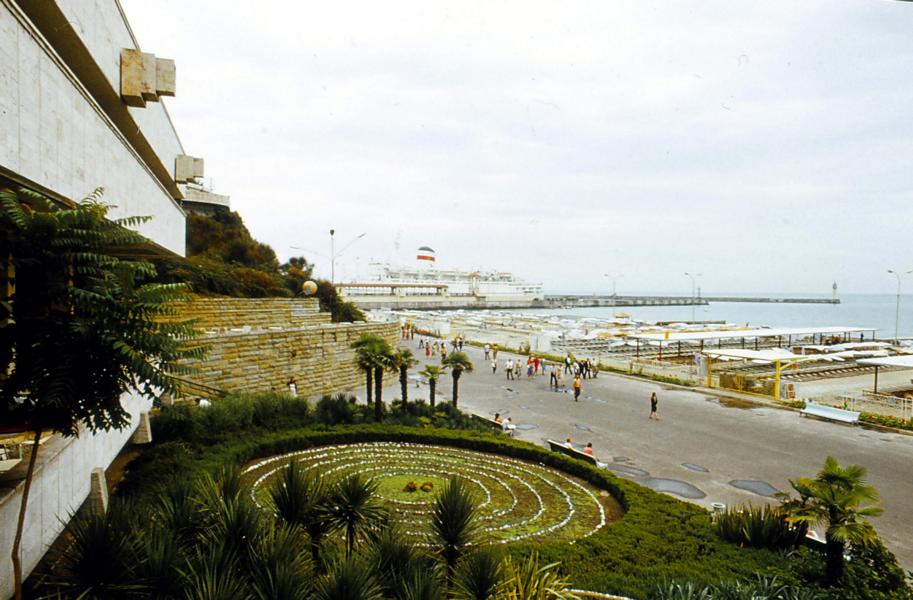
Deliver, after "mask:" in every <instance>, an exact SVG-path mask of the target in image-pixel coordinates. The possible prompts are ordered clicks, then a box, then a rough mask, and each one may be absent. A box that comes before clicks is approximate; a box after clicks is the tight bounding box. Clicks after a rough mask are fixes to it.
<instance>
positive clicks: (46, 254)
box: [0, 189, 203, 600]
mask: <svg viewBox="0 0 913 600" xmlns="http://www.w3.org/2000/svg"><path fill="white" fill-rule="evenodd" d="M101 193H102V190H101V189H99V190H96V193H95V194H93V196H91V197H89V198H87V199H85V200H83V201H82V202H80V203H79V204H76V205H75V206H69V207H61V206H59V205H57V204H55V203H54V202H53V201H51V200H49V199H47V198H45V197H43V196H41V195H39V194H35V193H33V192H30V191H28V190H24V189H21V190H18V191H16V192H14V191H12V190H10V189H3V190H0V256H2V257H4V259H5V260H6V261H7V265H8V269H9V272H10V273H14V277H13V278H12V281H11V285H10V286H9V289H8V290H7V293H5V294H4V296H6V297H4V298H2V302H0V383H2V385H0V421H3V422H4V423H19V424H21V425H22V427H23V429H24V430H28V431H31V433H32V437H33V439H34V444H33V445H32V453H31V457H30V459H29V465H28V470H27V472H26V478H25V485H24V489H23V494H22V503H21V505H20V511H19V519H18V522H17V527H16V536H15V539H14V541H13V552H12V560H13V572H14V578H15V582H14V584H15V592H16V598H17V600H19V599H20V598H21V597H22V565H21V559H20V556H19V549H20V543H21V540H22V528H23V525H24V522H25V516H26V511H27V509H28V498H29V491H30V489H31V483H32V477H33V475H34V471H35V463H36V460H37V456H38V452H39V448H40V446H39V444H38V442H39V441H40V439H41V434H42V432H47V431H55V432H60V433H62V434H63V435H67V436H69V435H76V434H77V432H78V431H79V427H80V425H85V426H86V427H87V428H88V429H89V430H90V431H93V432H94V431H98V430H109V429H112V428H113V429H122V428H124V427H126V426H128V425H129V423H130V416H131V415H129V414H128V413H127V411H126V410H124V408H123V407H122V406H121V403H120V398H121V396H122V395H123V394H124V393H125V392H127V391H134V392H137V393H139V394H141V395H143V396H146V397H154V396H156V395H158V394H159V393H161V392H162V391H168V390H172V389H174V388H176V387H177V382H176V380H175V379H174V376H175V375H178V374H185V373H187V372H188V370H189V369H188V368H187V367H183V366H181V362H180V361H182V360H184V359H188V358H200V357H202V354H203V349H202V348H201V347H199V346H198V347H190V346H188V345H187V344H185V342H186V341H187V340H189V339H191V338H193V337H194V336H195V334H196V331H195V330H194V328H193V326H192V323H190V322H187V321H173V320H172V321H171V322H166V321H164V320H163V319H164V318H168V319H174V318H175V316H176V315H175V308H174V305H173V303H174V302H176V301H179V300H182V299H184V298H185V295H184V294H185V288H184V286H182V285H180V284H170V285H169V284H152V283H144V282H145V281H148V280H149V279H151V278H153V277H154V276H155V268H154V267H153V266H152V265H151V264H150V263H148V262H145V261H141V260H134V259H133V258H131V257H136V256H142V255H143V251H144V248H146V247H148V246H149V245H150V244H151V243H150V242H149V240H147V239H146V238H145V237H143V236H142V235H140V234H139V233H136V232H135V231H132V230H130V229H127V227H133V226H136V225H138V224H140V223H143V222H145V221H146V220H147V219H146V218H143V217H134V218H130V219H119V220H109V219H108V218H107V215H108V210H109V207H108V206H106V205H103V204H101V203H100V202H99V199H100V196H101Z"/></svg>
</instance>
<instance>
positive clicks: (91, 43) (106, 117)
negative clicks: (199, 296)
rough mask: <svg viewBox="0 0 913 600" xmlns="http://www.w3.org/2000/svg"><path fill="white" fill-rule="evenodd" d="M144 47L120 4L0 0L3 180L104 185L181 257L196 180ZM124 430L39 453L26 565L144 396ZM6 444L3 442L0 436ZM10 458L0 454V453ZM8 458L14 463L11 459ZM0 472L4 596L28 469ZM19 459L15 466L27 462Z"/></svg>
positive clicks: (62, 187)
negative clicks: (187, 202) (187, 192)
mask: <svg viewBox="0 0 913 600" xmlns="http://www.w3.org/2000/svg"><path fill="white" fill-rule="evenodd" d="M154 50H155V49H154V48H148V49H146V48H144V49H143V51H140V46H139V43H138V42H137V40H136V39H135V37H134V36H133V32H132V31H131V29H130V25H129V24H128V23H127V20H126V18H125V16H124V13H123V10H122V8H121V6H120V4H119V3H118V1H117V0H56V1H54V0H0V187H11V188H18V187H27V188H30V189H33V190H36V191H39V192H41V193H43V194H45V195H47V196H49V197H51V198H54V199H57V200H58V201H62V202H63V201H67V200H79V199H81V198H83V197H85V196H87V195H88V194H90V193H91V192H92V191H93V190H94V189H95V188H98V187H103V188H104V189H105V194H104V196H103V201H106V202H109V203H111V204H114V205H116V206H117V208H116V209H115V210H113V211H112V216H113V217H124V216H135V215H148V216H151V217H152V220H151V221H149V222H148V223H146V224H144V225H142V226H141V229H140V231H141V232H142V233H143V234H145V235H146V236H147V237H148V238H150V239H151V240H152V242H153V248H150V251H152V252H155V253H162V254H168V253H174V254H179V255H183V254H184V241H185V214H184V211H183V210H182V208H181V204H180V201H181V200H182V198H183V197H184V191H183V189H184V184H187V183H190V182H193V181H194V180H195V179H196V178H197V177H201V176H202V167H203V161H202V159H198V158H194V157H191V156H187V155H186V153H185V151H184V148H183V146H182V145H181V141H180V139H179V138H178V136H177V133H176V132H175V129H174V125H173V124H172V122H171V119H170V118H169V116H168V111H167V110H166V109H165V105H164V104H163V103H162V102H161V98H162V97H163V96H173V95H175V91H176V86H175V64H174V61H171V60H168V59H162V58H160V57H156V56H155V55H154ZM123 402H124V406H125V407H127V408H128V409H129V410H130V412H131V414H132V415H133V420H132V425H131V427H130V428H129V429H127V430H124V431H114V432H109V433H100V434H96V435H90V434H88V433H84V434H83V435H81V436H79V437H78V438H71V439H63V438H60V437H59V436H55V437H53V438H51V439H49V440H47V441H46V442H45V443H44V444H43V445H42V449H41V452H40V453H39V462H38V464H37V466H36V472H35V479H34V482H33V486H32V491H31V494H30V500H29V506H28V513H27V516H26V525H25V534H24V539H23V548H22V559H23V568H24V571H25V574H28V573H29V572H31V571H32V570H33V569H34V567H35V566H36V564H37V563H38V561H39V560H40V559H41V557H42V555H43V554H44V553H45V551H46V550H47V547H48V545H49V544H50V543H51V542H53V541H54V539H55V538H56V537H57V535H58V534H59V533H60V531H61V530H62V528H63V522H64V521H65V520H66V519H67V517H68V516H69V515H70V514H71V512H72V511H73V510H75V509H76V508H77V507H79V506H80V505H81V504H82V502H83V501H84V500H85V499H86V498H87V496H88V494H89V491H90V481H91V480H92V473H93V471H94V472H95V479H96V482H98V481H100V479H99V471H98V469H106V468H107V467H108V466H109V465H110V463H111V461H112V460H113V459H114V458H115V457H116V456H117V454H118V453H119V452H120V450H121V449H122V448H123V446H124V444H125V443H126V442H127V440H128V439H129V438H130V436H131V435H133V434H134V431H135V430H136V428H137V425H138V423H139V422H140V420H141V417H140V415H141V413H143V412H144V411H148V409H149V402H148V401H147V400H145V399H142V398H137V397H125V398H124V399H123ZM0 441H2V440H0ZM2 458H8V457H7V456H0V459H2ZM13 460H14V459H13ZM11 462H12V461H9V460H8V461H5V464H4V467H5V468H0V598H6V597H9V596H10V595H12V591H13V575H12V561H11V559H10V552H11V548H12V543H13V537H14V532H15V527H16V520H17V514H18V510H19V503H20V499H21V493H22V479H21V478H22V476H23V474H24V471H25V465H24V464H18V465H16V464H14V465H13V466H12V467H10V464H11ZM24 462H25V461H22V463H24Z"/></svg>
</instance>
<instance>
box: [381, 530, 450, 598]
mask: <svg viewBox="0 0 913 600" xmlns="http://www.w3.org/2000/svg"><path fill="white" fill-rule="evenodd" d="M364 552H365V557H366V560H367V563H368V564H369V565H370V568H371V570H372V571H373V572H374V573H375V574H376V575H377V579H378V581H379V582H380V585H381V588H382V589H383V591H384V594H386V595H387V596H390V597H399V592H400V591H401V590H402V589H403V588H405V587H410V588H411V587H414V585H413V584H416V583H421V582H422V581H423V580H422V579H421V578H419V579H416V576H417V575H419V574H421V575H424V574H427V573H429V572H430V573H432V574H433V573H434V569H433V566H434V565H433V564H432V561H431V560H430V559H429V557H428V556H427V555H425V554H424V553H423V552H422V551H420V550H419V549H418V548H417V547H416V546H415V545H413V544H412V543H410V542H409V539H408V537H407V536H406V535H405V534H404V533H403V532H402V531H401V530H400V529H399V528H398V527H395V526H393V525H389V526H387V527H384V528H383V529H382V530H381V531H380V532H379V533H378V534H377V536H376V537H375V538H374V539H373V540H371V542H370V544H369V545H368V547H367V548H366V549H365V551H364ZM424 585H425V584H424V583H422V585H421V586H419V587H422V586H424Z"/></svg>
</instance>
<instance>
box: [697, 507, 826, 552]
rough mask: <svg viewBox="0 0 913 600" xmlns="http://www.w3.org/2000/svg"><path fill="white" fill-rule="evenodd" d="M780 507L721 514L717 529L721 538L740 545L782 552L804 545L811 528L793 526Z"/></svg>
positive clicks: (754, 508) (749, 508) (736, 508)
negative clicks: (803, 542)
mask: <svg viewBox="0 0 913 600" xmlns="http://www.w3.org/2000/svg"><path fill="white" fill-rule="evenodd" d="M787 517H788V515H787V514H786V512H784V511H783V510H782V509H781V508H780V507H777V506H774V507H772V506H767V505H764V506H751V505H748V506H740V507H732V508H727V509H726V510H725V511H723V512H722V513H720V514H719V515H717V518H716V522H715V523H714V527H715V528H716V531H717V533H718V534H719V536H720V537H721V538H723V539H724V540H726V541H728V542H732V543H734V544H739V545H740V546H751V547H753V548H770V549H773V550H782V549H788V548H795V547H796V546H798V545H799V544H801V543H802V540H803V539H804V538H805V534H806V533H807V532H808V525H807V524H804V523H796V524H794V523H791V522H790V521H789V520H788V518H787Z"/></svg>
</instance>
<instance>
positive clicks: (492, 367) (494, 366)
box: [491, 360, 498, 375]
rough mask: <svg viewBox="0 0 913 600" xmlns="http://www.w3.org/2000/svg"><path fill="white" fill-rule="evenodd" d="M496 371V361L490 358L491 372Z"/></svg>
mask: <svg viewBox="0 0 913 600" xmlns="http://www.w3.org/2000/svg"><path fill="white" fill-rule="evenodd" d="M497 372H498V361H496V360H492V361H491V374H492V375H494V374H495V373H497Z"/></svg>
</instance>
